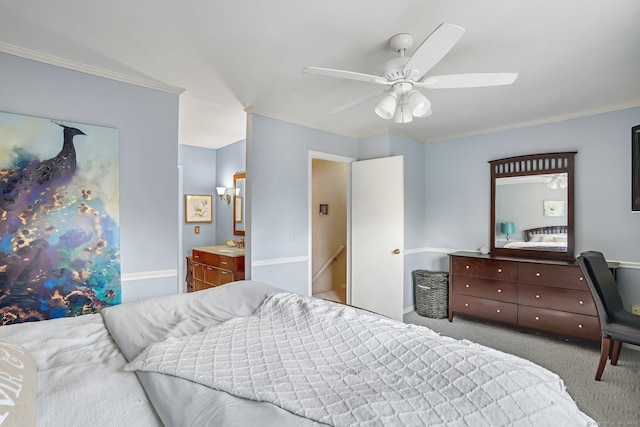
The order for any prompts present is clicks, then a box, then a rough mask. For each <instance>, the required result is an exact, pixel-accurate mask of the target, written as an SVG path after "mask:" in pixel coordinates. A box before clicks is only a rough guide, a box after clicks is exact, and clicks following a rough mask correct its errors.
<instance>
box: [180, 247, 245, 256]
mask: <svg viewBox="0 0 640 427" xmlns="http://www.w3.org/2000/svg"><path fill="white" fill-rule="evenodd" d="M192 250H194V251H201V252H209V253H212V254H216V255H224V256H230V257H241V256H244V249H243V248H230V247H228V246H227V245H217V246H200V247H197V248H192Z"/></svg>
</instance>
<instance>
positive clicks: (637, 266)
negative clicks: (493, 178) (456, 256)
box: [402, 248, 640, 270]
mask: <svg viewBox="0 0 640 427" xmlns="http://www.w3.org/2000/svg"><path fill="white" fill-rule="evenodd" d="M459 251H464V252H477V253H480V251H479V250H477V249H450V248H449V249H447V248H414V249H405V250H403V251H402V253H403V254H404V255H411V254H419V253H436V254H450V253H453V252H459ZM607 261H608V262H615V263H618V264H619V265H618V268H628V269H631V270H640V262H634V261H616V260H612V259H608V260H607Z"/></svg>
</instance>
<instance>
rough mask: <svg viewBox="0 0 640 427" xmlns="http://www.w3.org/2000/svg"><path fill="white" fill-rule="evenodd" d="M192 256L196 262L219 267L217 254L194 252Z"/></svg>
mask: <svg viewBox="0 0 640 427" xmlns="http://www.w3.org/2000/svg"><path fill="white" fill-rule="evenodd" d="M192 255H193V260H194V261H198V262H201V263H203V264H209V265H218V255H216V254H212V253H210V252H202V251H197V250H193V251H192Z"/></svg>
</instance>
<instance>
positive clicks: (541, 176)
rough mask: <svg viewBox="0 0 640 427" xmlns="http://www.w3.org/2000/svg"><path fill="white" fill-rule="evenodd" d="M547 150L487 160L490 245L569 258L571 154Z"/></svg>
mask: <svg viewBox="0 0 640 427" xmlns="http://www.w3.org/2000/svg"><path fill="white" fill-rule="evenodd" d="M574 155H575V153H551V154H539V155H532V156H521V157H512V158H509V159H501V160H494V161H492V162H490V163H491V167H492V171H491V172H492V173H491V178H492V181H491V195H492V200H491V234H490V235H491V251H492V253H494V254H497V255H509V256H527V257H529V256H531V257H545V258H573V237H574V236H573V205H572V200H573V156H574Z"/></svg>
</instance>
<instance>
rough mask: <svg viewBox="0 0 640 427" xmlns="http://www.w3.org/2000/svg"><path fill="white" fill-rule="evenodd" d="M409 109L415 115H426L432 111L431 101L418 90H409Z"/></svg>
mask: <svg viewBox="0 0 640 427" xmlns="http://www.w3.org/2000/svg"><path fill="white" fill-rule="evenodd" d="M409 110H410V111H411V114H413V116H414V117H425V116H427V115H428V113H429V112H430V111H431V102H429V100H428V99H427V98H426V97H425V96H424V95H423V94H421V93H420V92H418V91H417V90H412V91H411V92H409Z"/></svg>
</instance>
